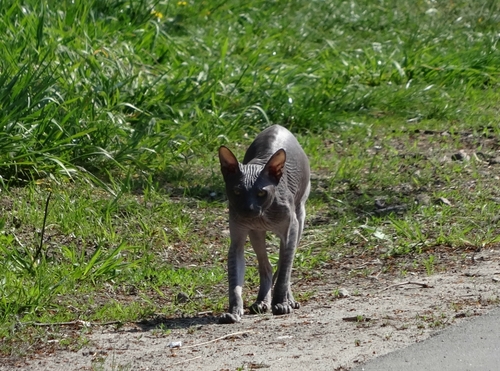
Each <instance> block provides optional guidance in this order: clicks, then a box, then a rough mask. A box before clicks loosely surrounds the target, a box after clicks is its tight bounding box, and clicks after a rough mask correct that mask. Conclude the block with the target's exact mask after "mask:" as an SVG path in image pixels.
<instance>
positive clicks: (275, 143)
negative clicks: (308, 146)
mask: <svg viewBox="0 0 500 371" xmlns="http://www.w3.org/2000/svg"><path fill="white" fill-rule="evenodd" d="M280 148H283V149H284V150H285V152H286V157H287V162H289V161H294V162H295V161H299V162H304V163H307V164H309V162H308V160H307V156H306V154H305V153H304V150H303V149H302V147H301V146H300V144H299V142H298V141H297V139H296V138H295V136H294V135H293V134H292V133H291V132H290V131H289V130H288V129H286V128H284V127H283V126H281V125H273V126H270V127H268V128H267V129H265V130H263V131H261V132H260V133H259V135H257V137H256V138H255V140H254V141H253V142H252V144H251V145H250V147H248V150H247V152H246V153H245V157H244V158H243V164H248V163H259V164H262V165H263V164H265V163H266V162H267V160H269V157H271V155H272V154H273V153H275V152H276V151H277V150H279V149H280Z"/></svg>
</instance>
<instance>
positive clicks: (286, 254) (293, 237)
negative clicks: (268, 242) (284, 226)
mask: <svg viewBox="0 0 500 371" xmlns="http://www.w3.org/2000/svg"><path fill="white" fill-rule="evenodd" d="M299 228H300V226H299V222H298V220H297V218H296V217H295V215H294V216H293V217H292V218H291V220H290V225H289V228H288V232H287V234H286V235H285V238H282V239H281V244H280V257H279V262H278V271H277V278H276V284H275V285H274V293H273V300H272V305H271V307H272V311H273V314H274V315H281V314H289V313H292V312H293V310H294V309H298V308H299V307H300V304H299V303H298V302H296V301H295V299H294V298H293V295H292V289H291V287H290V277H291V275H292V266H293V258H294V255H295V249H296V247H297V242H298V241H297V239H298V235H299Z"/></svg>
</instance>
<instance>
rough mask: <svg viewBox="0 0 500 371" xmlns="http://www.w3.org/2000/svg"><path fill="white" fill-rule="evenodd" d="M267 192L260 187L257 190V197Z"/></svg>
mask: <svg viewBox="0 0 500 371" xmlns="http://www.w3.org/2000/svg"><path fill="white" fill-rule="evenodd" d="M266 194H267V192H266V191H265V190H263V189H261V190H260V191H259V192H257V196H259V197H264V196H265V195H266Z"/></svg>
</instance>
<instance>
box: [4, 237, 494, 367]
mask: <svg viewBox="0 0 500 371" xmlns="http://www.w3.org/2000/svg"><path fill="white" fill-rule="evenodd" d="M433 253H434V254H436V251H434V252H433ZM406 259H407V261H406V263H408V264H410V263H411V261H410V260H408V258H406ZM437 262H438V263H437V264H436V266H435V269H436V273H434V274H431V275H428V274H427V273H426V272H415V271H414V272H412V273H410V274H408V275H407V276H405V277H402V276H401V275H396V274H395V273H391V270H387V269H382V268H383V266H382V265H383V264H385V263H382V262H380V261H379V260H378V259H374V260H368V261H365V262H364V263H362V264H361V265H358V264H359V263H360V262H358V261H350V260H349V259H343V260H341V261H339V262H338V266H331V267H327V269H324V270H322V273H323V274H322V277H321V279H320V280H317V281H308V282H303V281H298V282H297V281H296V282H295V283H294V290H295V291H298V292H299V293H300V292H302V291H303V289H304V288H301V285H304V286H306V285H307V290H309V291H308V292H311V291H310V290H311V289H312V292H314V294H312V296H311V297H310V298H309V300H307V301H305V302H304V301H303V303H302V307H301V308H300V309H299V310H296V311H295V312H294V313H293V314H291V315H286V316H272V315H246V316H244V317H243V320H242V321H241V322H240V323H237V324H232V325H220V324H218V323H217V318H216V317H215V316H212V315H210V314H203V313H200V314H199V315H198V316H196V317H193V318H176V319H165V318H161V317H158V318H156V319H154V320H151V321H147V322H140V323H134V324H126V325H124V326H119V327H117V326H116V325H108V326H90V327H85V326H84V324H75V325H74V326H73V328H71V329H68V336H71V332H72V331H73V332H78V333H79V334H80V335H81V334H82V333H83V334H85V337H86V338H87V339H88V343H87V344H86V345H85V346H84V347H83V348H80V349H78V350H76V351H68V350H64V351H62V350H54V351H53V352H51V353H48V352H39V353H38V354H35V355H33V356H32V357H29V358H25V359H15V360H14V359H10V360H6V362H2V363H3V365H0V370H12V369H17V370H19V369H22V370H69V369H70V370H186V371H187V370H254V369H269V370H281V369H283V370H292V369H293V370H300V369H304V370H349V369H350V368H352V367H354V366H356V365H359V364H362V363H364V362H366V361H368V360H370V359H372V358H374V357H378V356H381V355H383V354H386V353H388V352H391V351H394V350H396V349H400V348H403V347H406V346H408V345H410V344H412V343H415V342H419V341H423V340H425V339H426V338H428V337H429V336H431V334H432V333H433V332H436V331H439V330H441V329H443V328H445V327H447V326H450V325H453V324H456V323H458V322H460V321H461V320H463V318H467V317H471V316H478V315H481V314H484V313H486V312H488V311H489V310H490V309H492V308H493V307H495V306H497V305H498V303H499V297H500V282H499V280H500V248H499V247H498V246H492V247H488V248H485V249H482V250H481V251H480V252H477V251H468V252H465V253H463V254H462V256H461V257H460V258H456V254H453V252H452V251H451V252H449V253H447V252H442V253H441V254H440V255H439V259H438V261H437ZM403 263H404V262H403V261H401V262H399V265H401V264H403ZM367 267H370V268H371V272H372V273H371V274H369V275H363V274H352V272H356V271H357V270H363V269H365V268H367ZM377 267H378V268H379V269H377ZM387 271H389V272H388V273H387ZM347 272H351V274H346V273H347ZM339 287H340V288H341V289H339Z"/></svg>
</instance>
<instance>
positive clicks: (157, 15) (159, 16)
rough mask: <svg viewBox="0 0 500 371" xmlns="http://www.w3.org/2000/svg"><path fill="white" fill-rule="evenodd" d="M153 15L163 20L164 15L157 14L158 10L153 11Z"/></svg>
mask: <svg viewBox="0 0 500 371" xmlns="http://www.w3.org/2000/svg"><path fill="white" fill-rule="evenodd" d="M151 14H153V15H154V16H155V17H156V18H158V19H162V18H163V14H162V13H161V12H157V11H156V10H152V11H151Z"/></svg>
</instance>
